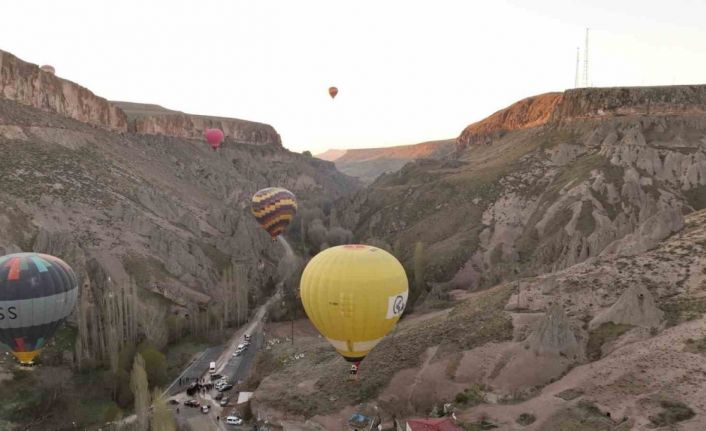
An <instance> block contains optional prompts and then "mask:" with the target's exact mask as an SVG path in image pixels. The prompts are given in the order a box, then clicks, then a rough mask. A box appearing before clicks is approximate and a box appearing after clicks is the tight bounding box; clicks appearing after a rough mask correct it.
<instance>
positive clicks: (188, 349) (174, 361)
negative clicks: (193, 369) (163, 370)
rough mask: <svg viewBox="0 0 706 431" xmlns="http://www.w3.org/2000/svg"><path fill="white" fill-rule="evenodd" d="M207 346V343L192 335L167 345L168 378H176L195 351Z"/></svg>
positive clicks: (197, 351)
mask: <svg viewBox="0 0 706 431" xmlns="http://www.w3.org/2000/svg"><path fill="white" fill-rule="evenodd" d="M206 348H208V345H207V344H205V343H203V342H200V341H198V340H195V339H193V338H192V337H187V338H183V339H182V340H180V341H179V342H178V343H175V344H172V345H170V346H168V347H167V352H166V357H167V376H168V377H169V380H173V379H174V378H176V377H177V376H178V375H179V373H181V371H182V370H183V367H184V365H185V364H187V363H188V362H189V361H190V360H191V358H193V357H194V355H196V354H197V353H200V352H202V351H203V350H205V349H206Z"/></svg>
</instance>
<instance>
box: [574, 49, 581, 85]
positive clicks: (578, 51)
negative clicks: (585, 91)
mask: <svg viewBox="0 0 706 431" xmlns="http://www.w3.org/2000/svg"><path fill="white" fill-rule="evenodd" d="M580 51H581V49H580V48H579V47H578V46H577V47H576V73H575V74H574V88H579V58H580V57H579V54H580Z"/></svg>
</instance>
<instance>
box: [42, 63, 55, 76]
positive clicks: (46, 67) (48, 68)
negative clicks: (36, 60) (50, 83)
mask: <svg viewBox="0 0 706 431" xmlns="http://www.w3.org/2000/svg"><path fill="white" fill-rule="evenodd" d="M40 69H42V70H43V71H45V72H47V73H51V74H52V75H55V74H56V69H54V66H50V65H48V64H45V65H44V66H42V67H40Z"/></svg>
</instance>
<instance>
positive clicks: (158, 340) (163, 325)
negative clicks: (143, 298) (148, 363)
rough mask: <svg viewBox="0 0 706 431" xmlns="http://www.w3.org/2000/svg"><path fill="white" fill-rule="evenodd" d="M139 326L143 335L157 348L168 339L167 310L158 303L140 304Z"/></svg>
mask: <svg viewBox="0 0 706 431" xmlns="http://www.w3.org/2000/svg"><path fill="white" fill-rule="evenodd" d="M139 308H140V310H141V311H140V327H141V328H142V331H143V332H144V333H145V337H146V338H147V339H148V340H149V341H150V342H151V343H152V344H153V345H154V346H155V347H156V348H157V349H159V350H161V349H162V348H164V347H165V346H166V345H167V342H168V341H169V331H168V330H167V310H166V308H165V307H161V306H159V305H150V304H140V306H139Z"/></svg>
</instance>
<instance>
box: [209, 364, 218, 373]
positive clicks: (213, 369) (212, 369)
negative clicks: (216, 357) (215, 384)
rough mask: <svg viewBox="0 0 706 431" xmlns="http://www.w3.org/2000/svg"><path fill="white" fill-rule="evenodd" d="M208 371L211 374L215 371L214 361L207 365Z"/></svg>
mask: <svg viewBox="0 0 706 431" xmlns="http://www.w3.org/2000/svg"><path fill="white" fill-rule="evenodd" d="M208 372H209V373H211V374H215V373H216V363H215V362H211V364H210V365H209V366H208Z"/></svg>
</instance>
